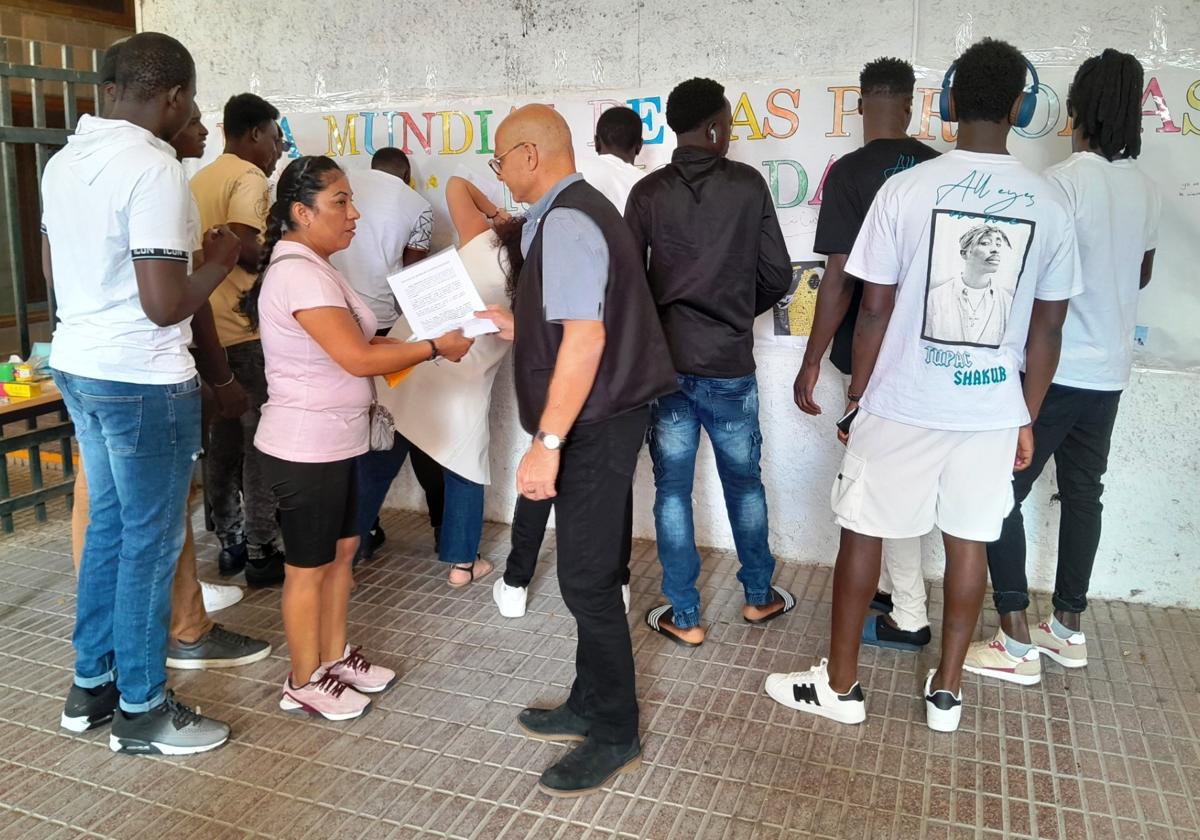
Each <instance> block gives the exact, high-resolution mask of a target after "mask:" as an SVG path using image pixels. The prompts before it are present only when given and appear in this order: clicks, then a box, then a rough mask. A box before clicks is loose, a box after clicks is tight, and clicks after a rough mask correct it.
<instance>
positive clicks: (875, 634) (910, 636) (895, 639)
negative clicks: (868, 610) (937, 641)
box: [862, 615, 933, 650]
mask: <svg viewBox="0 0 1200 840" xmlns="http://www.w3.org/2000/svg"><path fill="white" fill-rule="evenodd" d="M931 638H933V634H932V633H930V632H929V628H928V627H922V628H921V629H920V630H901V629H899V628H898V627H893V626H892V625H891V624H890V623H888V620H887V619H886V618H884V617H883V616H882V615H869V616H867V620H866V621H865V622H864V623H863V631H862V643H863V644H864V645H874V646H875V647H885V648H894V649H895V650H920V649H921V648H923V647H925V645H927V644H929V640H930V639H931Z"/></svg>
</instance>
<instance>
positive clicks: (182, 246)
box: [42, 32, 240, 755]
mask: <svg viewBox="0 0 1200 840" xmlns="http://www.w3.org/2000/svg"><path fill="white" fill-rule="evenodd" d="M195 96H196V73H195V65H194V63H193V61H192V57H191V55H190V54H189V53H188V51H187V49H185V48H184V46H183V45H182V44H180V43H179V42H178V41H176V40H175V39H173V38H170V37H168V36H166V35H161V34H158V33H153V32H147V33H140V34H138V35H134V36H133V37H131V38H130V39H129V40H128V41H126V42H125V44H124V45H123V47H122V49H121V53H120V56H119V57H118V60H117V68H116V90H115V97H114V102H113V105H112V108H111V109H110V111H109V113H108V118H107V119H100V118H97V117H91V116H85V117H83V118H81V119H80V121H79V125H78V127H77V129H76V133H75V134H74V135H73V136H72V137H71V138H70V139H69V141H68V143H67V146H66V148H65V149H63V150H62V151H60V152H58V153H57V154H56V155H55V156H54V157H53V158H51V160H50V162H49V164H48V165H47V166H46V171H45V175H44V177H43V180H42V207H43V208H44V209H43V217H42V235H43V237H44V241H43V247H42V250H43V254H44V255H45V256H46V257H47V259H46V261H45V265H44V270H45V272H46V276H47V279H48V280H50V281H51V282H53V283H54V289H55V294H56V297H57V300H58V304H59V308H58V315H59V319H60V323H59V324H58V327H57V329H56V330H55V334H54V342H53V346H52V349H51V354H50V366H51V368H52V369H53V373H54V380H55V382H56V384H57V385H58V388H59V390H60V391H61V392H62V395H63V401H64V402H65V403H66V405H67V409H68V410H69V411H70V413H71V419H72V420H73V421H74V423H75V430H76V435H77V437H78V439H79V445H80V450H81V453H82V456H83V461H84V465H85V468H86V470H87V474H88V479H89V483H90V496H91V521H90V523H89V525H88V530H87V538H86V541H85V545H84V549H83V557H82V561H81V564H80V571H79V581H78V593H77V598H76V618H75V632H74V636H73V643H74V646H75V679H74V682H73V685H72V686H71V690H70V692H69V693H68V695H67V701H66V707H65V709H64V711H63V714H62V720H61V723H62V726H63V727H64V728H66V729H68V730H70V731H73V732H83V731H86V730H88V729H92V728H95V727H97V726H101V725H103V724H105V723H107V722H109V721H110V720H111V721H112V734H111V735H110V737H109V746H110V748H111V749H113V750H114V751H121V752H133V753H150V754H166V755H187V754H191V753H198V752H203V751H205V750H210V749H213V748H214V747H217V746H220V745H221V744H223V743H224V742H225V741H226V740H227V739H228V737H229V727H228V726H227V725H226V724H224V723H221V722H219V721H216V720H212V719H210V718H205V717H202V716H201V715H199V714H197V713H195V712H194V711H192V710H191V709H189V708H188V707H187V706H185V705H183V704H182V703H179V702H178V701H176V700H175V698H174V696H173V694H172V693H171V692H170V691H168V690H167V688H166V670H165V668H164V665H165V661H166V652H167V632H168V631H167V628H168V620H169V615H170V604H171V585H172V581H173V578H174V574H175V565H176V559H177V558H178V557H179V552H180V549H181V548H182V546H183V541H184V521H183V517H184V510H185V502H186V499H187V492H188V483H189V480H190V477H191V473H192V465H193V461H194V460H195V458H196V456H197V455H198V453H199V450H200V386H199V380H198V379H197V376H196V366H195V363H194V362H193V360H192V356H191V354H190V353H189V352H188V343H189V341H190V340H191V326H190V322H191V317H192V315H193V314H194V313H195V312H196V311H197V310H198V309H200V308H201V307H202V306H204V304H205V303H206V302H207V301H208V297H209V295H210V294H211V293H212V290H213V289H214V288H215V287H216V286H217V284H219V283H220V282H221V281H222V280H223V279H224V278H225V276H226V275H227V274H228V273H229V271H230V269H232V267H233V266H234V265H235V264H236V262H237V257H238V252H239V249H240V245H239V243H238V240H237V238H236V237H235V236H234V235H233V234H232V233H231V232H230V231H229V230H228V229H226V228H217V229H214V230H211V231H209V232H208V233H207V234H206V235H205V237H204V242H203V250H204V263H203V265H202V267H201V268H199V269H198V270H196V271H194V272H190V273H189V263H188V255H189V252H190V251H191V246H192V241H191V238H190V236H189V231H188V217H189V213H190V208H191V193H190V191H189V189H188V183H187V177H186V176H185V174H184V171H183V167H182V166H180V164H179V162H178V161H177V160H176V159H175V150H174V149H172V147H171V146H170V142H169V141H170V140H172V139H173V138H174V137H175V136H176V135H177V134H178V133H179V132H180V131H181V130H182V129H183V128H184V127H185V126H186V125H187V124H188V122H189V121H190V120H191V118H192V114H193V106H194V101H195Z"/></svg>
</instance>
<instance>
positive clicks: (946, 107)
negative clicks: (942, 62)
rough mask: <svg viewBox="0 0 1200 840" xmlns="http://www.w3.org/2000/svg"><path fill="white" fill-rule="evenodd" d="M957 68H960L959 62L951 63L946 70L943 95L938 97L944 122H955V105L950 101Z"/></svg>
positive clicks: (943, 78)
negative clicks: (952, 82) (951, 87)
mask: <svg viewBox="0 0 1200 840" xmlns="http://www.w3.org/2000/svg"><path fill="white" fill-rule="evenodd" d="M956 67H958V62H957V61H952V62H950V66H949V67H947V68H946V75H945V76H942V93H941V96H939V97H938V115H939V116H940V117H941V118H942V122H954V121H955V115H954V103H953V102H952V101H951V99H950V85H951V80H952V79H953V78H954V70H955V68H956Z"/></svg>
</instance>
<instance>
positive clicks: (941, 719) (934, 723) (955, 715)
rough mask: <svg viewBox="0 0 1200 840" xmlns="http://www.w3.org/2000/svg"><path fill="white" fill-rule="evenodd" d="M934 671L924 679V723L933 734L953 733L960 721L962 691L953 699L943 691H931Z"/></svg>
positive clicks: (930, 671) (947, 692)
mask: <svg viewBox="0 0 1200 840" xmlns="http://www.w3.org/2000/svg"><path fill="white" fill-rule="evenodd" d="M935 672H936V671H935V669H932V668H931V669H930V670H929V675H928V676H927V677H925V722H926V723H928V724H929V728H930V729H932V730H934V731H935V732H954V731H956V730H957V729H958V724H959V721H961V720H962V691H959V692H958V696H957V697H955V696H954V695H953V694H951V693H950V692H949V691H946V690H945V689H938V690H937V691H933V690H932V685H933V675H934V673H935Z"/></svg>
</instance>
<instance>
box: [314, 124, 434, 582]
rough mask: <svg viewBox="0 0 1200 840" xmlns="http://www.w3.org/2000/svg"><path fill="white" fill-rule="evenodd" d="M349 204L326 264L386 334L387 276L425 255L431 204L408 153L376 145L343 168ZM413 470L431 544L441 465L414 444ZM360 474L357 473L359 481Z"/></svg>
mask: <svg viewBox="0 0 1200 840" xmlns="http://www.w3.org/2000/svg"><path fill="white" fill-rule="evenodd" d="M346 174H347V176H348V177H349V178H350V188H351V190H352V191H353V193H354V206H355V208H357V209H358V212H359V213H361V214H362V218H360V219H359V220H358V227H357V228H356V229H355V233H354V240H353V241H352V242H351V243H350V247H349V248H347V249H346V250H344V251H339V252H338V253H336V254H334V255H333V256H332V257H330V262H332V263H333V265H334V267H335V268H337V270H338V271H340V272H341V273H342V276H343V277H345V278H346V280H347V281H348V282H349V283H350V286H351V287H352V288H353V289H354V291H356V292H358V296H359V297H360V298H361V299H362V302H363V303H365V304H366V305H367V307H368V308H369V309H370V310H371V312H372V313H374V315H375V318H376V320H377V321H378V322H379V331H378V333H377V334H378V335H381V336H383V335H387V334H388V332H389V331H390V330H391V329H392V326H393V325H394V324H395V323H396V321H397V320H399V318H400V314H399V312H398V311H397V309H396V298H395V296H394V295H393V294H392V288H391V286H389V285H388V281H387V279H388V276H389V275H392V274H395V273H396V272H397V271H399V270H400V269H402V268H403V267H404V266H406V265H412V264H413V263H415V262H417V261H418V260H422V259H424V258H425V257H427V256H428V255H429V249H430V245H431V241H432V238H433V208H432V207H431V206H430V204H429V202H428V201H426V200H425V198H424V197H423V196H422V195H421V194H420V193H418V192H417V191H416V190H414V189H413V188H412V187H410V186H409V185H408V184H409V181H410V180H411V178H412V166H411V164H410V163H409V161H408V156H407V155H406V154H404V152H403V151H402V150H400V149H397V148H394V147H392V146H387V147H385V148H382V149H379V150H378V151H376V152H375V154H374V156H373V157H372V158H371V168H370V169H351V170H347V173H346ZM410 455H411V459H410V460H411V462H412V468H413V473H414V474H415V475H416V477H417V481H418V482H419V483H420V485H421V489H422V490H423V491H424V492H425V501H426V504H427V505H428V507H429V524H430V526H431V527H432V528H433V533H434V542H435V543H437V542H439V541H440V532H441V527H442V509H443V507H444V501H443V498H444V495H445V484H444V482H443V478H442V468H441V465H439V464H438V463H437V462H436V461H434V460H433V459H432V458H430V457H429V456H428V455H426V454H425V453H424V452H422V451H420V450H419V449H417V448H415V447H414V448H413V449H412V450H411V451H410ZM365 478H366V474H365V473H360V475H359V479H360V480H363V479H365ZM386 539H387V535H386V534H385V533H384V531H383V527H382V526H381V525H380V524H379V520H378V519H376V520H375V524H374V525H373V526H372V528H371V530H370V531H369V532H368V533H367V539H365V540H364V541H363V543H362V545H360V546H359V555H358V559H359V560H370V559H371V557H372V556H373V555H374V553H375V551H376V549H378V548H379V547H380V546H381V545H383V542H384V540H386Z"/></svg>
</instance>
